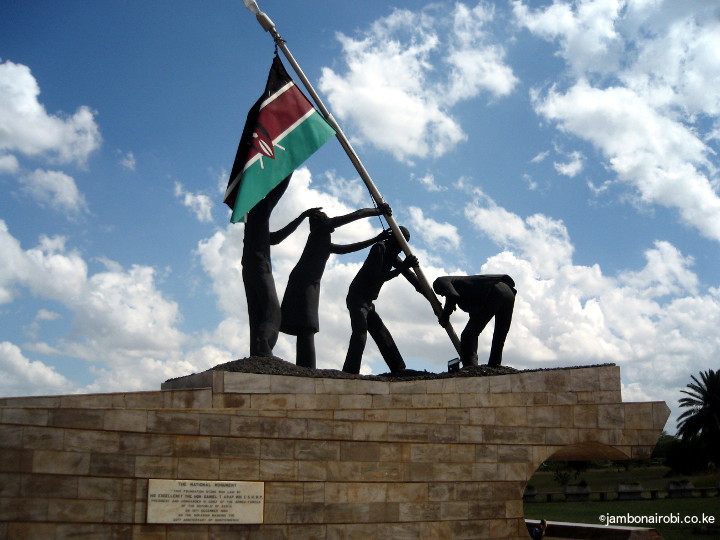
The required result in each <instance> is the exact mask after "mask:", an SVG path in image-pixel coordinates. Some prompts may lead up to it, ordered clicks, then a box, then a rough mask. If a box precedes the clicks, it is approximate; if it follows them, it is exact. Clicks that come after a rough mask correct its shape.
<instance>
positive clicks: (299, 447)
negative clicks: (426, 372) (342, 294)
mask: <svg viewBox="0 0 720 540" xmlns="http://www.w3.org/2000/svg"><path fill="white" fill-rule="evenodd" d="M668 415H669V409H668V407H667V406H666V405H665V403H663V402H652V403H623V402H622V399H621V397H620V369H619V368H618V367H617V366H611V365H609V366H599V367H588V368H576V369H558V370H543V371H533V372H521V373H517V374H512V375H500V376H493V377H454V378H444V379H434V380H419V381H391V382H390V381H387V382H385V381H379V380H346V379H330V378H308V377H292V376H278V375H258V374H248V373H231V372H224V371H208V372H205V373H201V374H198V375H191V376H189V377H184V378H181V379H176V380H173V381H169V382H168V383H166V384H165V385H163V390H161V391H157V392H135V393H116V394H96V395H68V396H52V397H25V398H5V399H0V446H1V447H2V448H1V449H0V538H8V539H16V538H23V539H53V540H59V539H65V538H83V539H98V540H100V539H102V540H107V539H125V538H133V539H146V540H175V539H193V540H194V539H205V538H207V539H216V540H224V539H227V540H230V539H232V540H238V539H284V538H292V539H297V538H308V539H309V538H328V539H349V538H358V539H363V540H367V538H377V539H380V538H383V539H385V538H387V539H405V538H406V539H432V540H438V539H453V538H456V539H461V538H467V539H473V540H476V539H486V540H491V539H500V538H503V539H507V538H510V539H517V540H520V539H522V540H527V538H528V534H527V531H526V527H525V521H524V516H523V490H524V488H525V485H526V484H527V482H528V479H529V478H530V476H531V475H532V474H533V473H534V472H535V470H536V469H537V468H538V466H539V465H540V464H541V463H542V462H543V461H545V460H548V459H559V460H566V459H576V460H585V459H625V458H633V459H638V458H645V457H649V455H650V453H651V452H652V449H653V447H654V445H655V443H656V441H657V440H658V437H659V436H660V434H661V430H662V428H663V426H664V425H665V422H666V420H667V418H668ZM151 480H173V481H174V482H171V483H169V484H157V486H159V487H158V489H157V490H155V488H154V490H153V496H152V497H151V499H150V500H149V498H148V493H149V487H150V481H151ZM191 482H195V483H196V484H197V485H194V486H193V485H190V483H191ZM214 483H220V484H224V486H221V487H222V488H223V489H224V490H225V491H222V490H220V491H218V489H216V488H217V484H214ZM244 483H261V484H262V498H261V499H257V498H256V499H255V503H254V504H261V505H262V507H261V508H258V507H255V508H254V509H253V512H254V513H253V512H251V514H252V516H253V517H251V518H250V519H253V520H256V521H257V520H258V519H260V520H261V522H257V523H215V522H213V520H218V519H219V520H223V519H234V518H229V517H228V515H229V514H227V513H226V514H223V512H225V510H222V511H221V510H220V509H221V508H230V507H229V506H227V507H223V506H222V504H221V503H219V502H216V501H214V500H213V498H218V497H221V496H223V497H224V496H228V497H231V498H232V497H234V499H233V501H234V502H235V503H237V502H238V501H242V500H247V499H243V497H246V495H247V492H245V491H243V489H244V487H243V486H245V484H244ZM231 484H232V485H231ZM236 484H237V485H239V486H240V487H239V488H237V487H236ZM183 490H185V491H183ZM191 490H196V491H191ZM233 490H235V491H233ZM231 491H232V493H231ZM195 495H199V497H198V500H200V499H209V501H210V502H207V501H205V502H204V503H203V504H204V506H203V505H201V506H197V505H192V501H191V500H190V499H191V498H193V497H195ZM255 496H256V497H257V494H256V495H255ZM173 497H176V498H177V501H176V502H178V503H187V504H186V506H185V507H183V508H184V509H182V510H179V509H178V510H173V509H172V508H174V507H171V506H166V507H164V508H165V509H166V510H167V512H166V514H163V515H169V517H168V518H163V519H169V520H170V521H171V522H169V523H149V522H148V516H149V515H150V516H154V515H156V513H155V510H157V509H158V507H157V505H158V504H161V503H160V501H161V500H163V498H164V499H165V500H168V499H172V498H173ZM162 504H164V503H162ZM181 507H182V504H180V506H178V507H177V508H181ZM198 508H201V509H202V510H198ZM149 510H152V511H150V512H149ZM258 510H260V511H261V517H260V518H258V517H257V515H258V514H257V511H258ZM183 512H184V513H183ZM227 512H230V510H227ZM205 514H207V515H205ZM213 516H214V517H213ZM223 516H224V517H223ZM178 519H180V520H185V519H188V520H190V521H192V523H187V522H182V521H181V522H177V521H176V522H172V521H173V520H178ZM198 520H200V521H201V522H197V521H198ZM203 520H205V521H204V522H202V521H203Z"/></svg>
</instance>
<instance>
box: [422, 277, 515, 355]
mask: <svg viewBox="0 0 720 540" xmlns="http://www.w3.org/2000/svg"><path fill="white" fill-rule="evenodd" d="M433 290H434V291H435V292H436V293H437V294H439V295H441V296H444V297H445V306H444V307H443V310H442V313H441V314H440V315H439V316H438V321H439V322H440V324H441V325H442V326H443V328H444V327H445V326H447V325H448V323H449V322H450V314H451V313H452V312H453V311H455V307H456V306H458V307H459V308H460V309H462V310H463V311H467V312H468V313H469V314H470V320H469V321H468V323H467V325H466V326H465V329H464V330H463V332H462V334H461V336H460V360H461V361H462V364H463V367H468V366H476V365H477V363H478V356H477V348H478V336H479V335H480V332H482V331H483V329H484V328H485V326H486V325H487V323H488V322H490V319H492V318H493V317H495V331H494V332H493V339H492V346H491V347H490V359H489V360H488V365H489V366H495V367H497V366H499V365H500V364H501V362H502V351H503V347H504V346H505V338H506V337H507V334H508V331H509V330H510V323H511V321H512V313H513V307H514V306H515V295H516V294H517V291H516V290H515V282H514V281H513V280H512V278H511V277H510V276H508V275H505V274H488V275H479V276H444V277H439V278H437V279H436V280H435V282H434V283H433Z"/></svg>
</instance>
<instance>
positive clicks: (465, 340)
mask: <svg viewBox="0 0 720 540" xmlns="http://www.w3.org/2000/svg"><path fill="white" fill-rule="evenodd" d="M491 317H492V314H491V315H490V316H489V317H486V316H485V314H484V313H483V312H473V313H470V319H469V320H468V323H467V325H465V328H464V329H463V331H462V334H460V361H461V362H462V365H463V367H469V366H477V365H478V355H477V348H478V336H479V335H480V332H482V330H483V328H485V325H486V324H487V323H488V321H489V320H490V318H491Z"/></svg>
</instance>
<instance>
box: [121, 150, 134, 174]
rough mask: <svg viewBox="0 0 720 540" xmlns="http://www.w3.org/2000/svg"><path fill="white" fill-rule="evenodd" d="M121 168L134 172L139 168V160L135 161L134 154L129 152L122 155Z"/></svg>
mask: <svg viewBox="0 0 720 540" xmlns="http://www.w3.org/2000/svg"><path fill="white" fill-rule="evenodd" d="M120 166H121V167H123V168H125V169H127V170H129V171H134V170H135V167H136V166H137V160H136V159H135V154H133V153H132V152H128V153H126V154H121V155H120Z"/></svg>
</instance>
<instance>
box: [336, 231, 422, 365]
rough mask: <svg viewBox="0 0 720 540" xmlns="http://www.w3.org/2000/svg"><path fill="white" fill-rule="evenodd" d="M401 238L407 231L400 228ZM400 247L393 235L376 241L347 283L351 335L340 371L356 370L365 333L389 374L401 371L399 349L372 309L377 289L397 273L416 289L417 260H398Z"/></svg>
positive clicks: (360, 358) (365, 338)
mask: <svg viewBox="0 0 720 540" xmlns="http://www.w3.org/2000/svg"><path fill="white" fill-rule="evenodd" d="M400 230H401V231H402V233H403V236H404V237H405V240H409V239H410V233H409V232H408V230H407V229H406V228H405V227H400ZM400 251H401V247H400V244H399V243H398V241H397V240H396V239H395V237H393V236H390V237H389V238H388V239H387V240H383V241H381V242H378V243H376V244H375V245H374V246H373V247H372V248H371V249H370V253H369V254H368V256H367V259H365V262H364V263H363V265H362V268H360V270H359V271H358V273H357V275H356V276H355V278H354V279H353V280H352V282H351V283H350V288H349V289H348V294H347V298H346V300H345V303H346V305H347V308H348V311H349V313H350V325H351V327H352V335H351V336H350V344H349V346H348V351H347V355H346V356H345V364H344V365H343V371H345V372H347V373H360V364H361V362H362V355H363V351H364V350H365V343H366V341H367V334H368V332H370V335H371V336H372V338H373V340H375V343H376V344H377V346H378V349H379V350H380V354H382V357H383V359H384V360H385V362H386V363H387V365H388V367H389V368H390V371H391V372H392V373H400V372H402V371H403V370H405V362H404V361H403V358H402V356H401V355H400V351H398V348H397V345H395V341H394V340H393V338H392V335H390V332H389V330H388V329H387V327H386V326H385V324H384V323H383V321H382V319H381V318H380V316H379V315H378V314H377V312H376V311H375V305H374V304H373V300H376V299H377V297H378V295H379V294H380V289H381V288H382V286H383V285H384V284H385V282H386V281H389V280H391V279H393V278H395V277H396V276H398V275H399V274H400V273H402V274H403V275H404V276H405V278H406V279H407V280H408V281H410V283H411V284H412V285H413V286H415V289H416V290H418V291H419V290H420V288H419V284H418V280H417V276H415V274H414V273H413V272H412V270H411V267H413V266H417V264H418V260H417V257H415V256H414V255H413V256H411V257H406V258H405V260H404V261H401V260H400V258H399V257H398V255H399V254H400Z"/></svg>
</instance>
